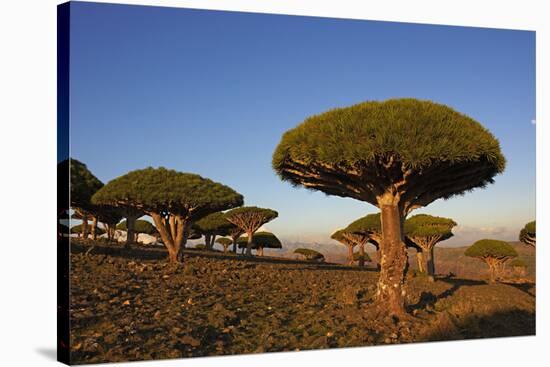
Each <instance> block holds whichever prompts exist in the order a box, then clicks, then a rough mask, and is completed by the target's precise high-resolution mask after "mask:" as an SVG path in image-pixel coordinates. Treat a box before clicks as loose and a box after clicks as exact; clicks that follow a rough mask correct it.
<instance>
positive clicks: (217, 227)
mask: <svg viewBox="0 0 550 367" xmlns="http://www.w3.org/2000/svg"><path fill="white" fill-rule="evenodd" d="M194 226H195V227H196V228H197V230H198V231H200V232H201V233H202V234H203V235H204V238H205V245H206V248H207V249H208V250H212V248H214V242H215V240H216V236H218V235H220V236H225V235H227V234H229V230H230V229H231V228H232V227H233V224H231V223H230V222H229V221H228V220H227V219H226V217H225V214H224V213H222V212H215V213H212V214H209V215H207V216H206V217H204V218H201V219H200V220H198V221H196V222H195V224H194Z"/></svg>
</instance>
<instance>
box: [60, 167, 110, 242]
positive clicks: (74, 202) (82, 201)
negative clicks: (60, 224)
mask: <svg viewBox="0 0 550 367" xmlns="http://www.w3.org/2000/svg"><path fill="white" fill-rule="evenodd" d="M60 166H61V169H68V170H69V171H70V193H71V195H70V200H71V201H70V205H71V208H72V209H73V210H74V211H75V213H76V215H74V214H73V216H74V217H75V218H78V219H82V226H81V227H80V228H82V237H84V238H88V231H89V229H88V220H89V219H91V220H92V222H93V224H92V232H94V231H95V228H96V227H97V217H96V216H93V215H92V213H91V212H92V210H93V205H92V203H91V198H92V195H94V194H95V193H96V192H97V191H98V190H99V189H101V188H102V187H103V183H102V182H101V181H100V180H99V179H98V178H97V177H96V176H94V174H93V173H92V172H90V170H89V169H88V167H87V166H86V165H85V164H84V163H82V162H80V161H78V160H76V159H72V158H71V159H68V160H66V161H63V162H61V163H60ZM92 237H95V232H94V233H92Z"/></svg>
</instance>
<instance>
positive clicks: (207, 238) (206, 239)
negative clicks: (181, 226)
mask: <svg viewBox="0 0 550 367" xmlns="http://www.w3.org/2000/svg"><path fill="white" fill-rule="evenodd" d="M210 237H212V236H210V235H209V234H205V235H204V247H205V248H206V249H207V250H210Z"/></svg>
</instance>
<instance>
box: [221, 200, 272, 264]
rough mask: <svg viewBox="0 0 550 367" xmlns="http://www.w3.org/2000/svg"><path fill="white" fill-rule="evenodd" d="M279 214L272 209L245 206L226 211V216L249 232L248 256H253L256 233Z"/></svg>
mask: <svg viewBox="0 0 550 367" xmlns="http://www.w3.org/2000/svg"><path fill="white" fill-rule="evenodd" d="M278 215H279V214H278V213H277V212H276V211H275V210H272V209H267V208H258V207H256V206H243V207H240V208H235V209H231V210H230V211H228V212H227V213H225V218H226V219H227V220H228V221H229V222H231V223H233V224H234V225H236V226H237V227H239V228H240V229H242V230H243V231H244V233H246V234H247V246H246V256H251V255H252V247H253V238H254V233H255V232H256V231H257V230H258V229H260V227H261V226H263V225H264V224H266V223H267V222H269V221H272V220H273V219H275V218H277V216H278Z"/></svg>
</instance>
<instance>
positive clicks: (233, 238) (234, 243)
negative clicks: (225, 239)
mask: <svg viewBox="0 0 550 367" xmlns="http://www.w3.org/2000/svg"><path fill="white" fill-rule="evenodd" d="M231 239H232V240H233V252H234V253H235V254H236V253H237V237H232V238H231Z"/></svg>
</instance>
